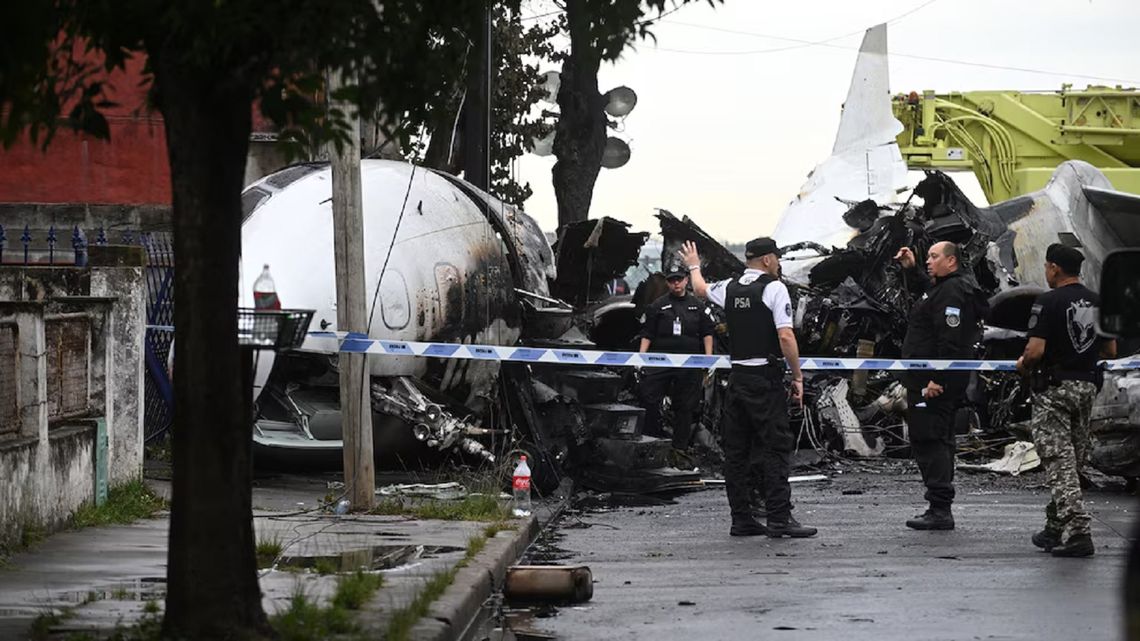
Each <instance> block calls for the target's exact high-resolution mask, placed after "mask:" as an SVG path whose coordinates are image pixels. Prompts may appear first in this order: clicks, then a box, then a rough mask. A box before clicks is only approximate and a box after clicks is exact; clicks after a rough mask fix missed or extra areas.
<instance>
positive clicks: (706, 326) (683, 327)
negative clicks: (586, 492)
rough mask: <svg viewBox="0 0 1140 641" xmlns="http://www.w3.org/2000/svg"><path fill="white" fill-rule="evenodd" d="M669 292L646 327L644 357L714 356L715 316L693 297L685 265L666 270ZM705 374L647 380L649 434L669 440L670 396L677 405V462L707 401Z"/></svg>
mask: <svg viewBox="0 0 1140 641" xmlns="http://www.w3.org/2000/svg"><path fill="white" fill-rule="evenodd" d="M665 280H666V282H667V283H668V285H669V292H668V293H667V294H665V295H664V296H662V297H660V298H658V299H657V300H655V301H653V302H652V303H650V304H649V305H648V306H647V307H646V309H645V315H644V316H643V317H642V319H643V321H642V324H641V334H640V336H641V347H640V350H639V351H641V352H650V351H652V352H666V353H669V354H712V348H713V337H712V335H713V330H714V329H715V324H714V323H713V319H712V314H711V312H710V311H709V310H708V308H707V307H705V305H704V303H702V302H701V301H700V300H698V299H697V297H696V296H693V295H692V294H690V293H689V292H688V290H687V288H688V286H689V272H688V271H687V270H686V269H685V268H684V266H683V265H681V263H679V262H673V263H672V264H671V265H669V266H668V267H667V268H666V272H665ZM703 377H704V370H700V369H681V368H652V369H647V370H645V373H644V375H643V376H642V378H641V386H640V392H641V401H642V404H643V406H644V407H645V433H646V434H648V435H650V436H664V435H665V433H664V430H663V429H662V428H661V401H662V400H664V398H665V397H666V396H669V398H670V401H671V402H672V406H673V452H674V453H673V458H674V461H675V464H676V463H677V462H678V460H679V459H682V458H683V452H684V451H685V450H686V449H687V448H688V447H689V439H690V438H692V434H693V432H692V426H693V412H694V411H695V410H696V408H697V403H698V401H699V400H700V398H701V380H702V378H703Z"/></svg>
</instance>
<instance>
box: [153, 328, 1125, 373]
mask: <svg viewBox="0 0 1140 641" xmlns="http://www.w3.org/2000/svg"><path fill="white" fill-rule="evenodd" d="M149 329H154V330H157V331H167V330H168V329H169V328H166V327H159V326H150V327H149ZM300 349H301V350H302V351H307V352H319V353H323V354H333V353H336V352H349V353H357V354H382V355H386V356H413V357H416V356H419V357H429V358H456V359H473V360H491V361H509V362H517V363H554V364H562V365H567V364H572V365H605V366H609V367H677V368H687V369H717V368H727V367H730V366H731V364H732V363H731V361H730V360H729V358H728V356H724V355H718V356H704V355H699V354H663V353H658V352H645V353H638V352H609V351H601V350H575V349H558V348H545V347H509V346H501V345H467V344H461V343H421V342H416V341H386V340H375V339H371V338H366V337H364V336H363V335H362V334H352V335H348V334H345V333H343V332H342V333H337V332H309V335H308V336H307V337H306V338H305V342H304V344H303V345H302V346H301V348H300ZM1015 365H1016V362H1015V361H1004V360H1003V361H974V360H925V359H885V358H827V357H812V356H802V357H801V358H800V367H801V368H802V369H804V370H875V371H882V370H890V371H906V370H931V371H981V372H995V371H998V372H1011V371H1014V369H1015ZM1104 365H1105V368H1106V369H1108V370H1114V371H1116V370H1133V369H1140V358H1121V359H1118V360H1114V361H1104Z"/></svg>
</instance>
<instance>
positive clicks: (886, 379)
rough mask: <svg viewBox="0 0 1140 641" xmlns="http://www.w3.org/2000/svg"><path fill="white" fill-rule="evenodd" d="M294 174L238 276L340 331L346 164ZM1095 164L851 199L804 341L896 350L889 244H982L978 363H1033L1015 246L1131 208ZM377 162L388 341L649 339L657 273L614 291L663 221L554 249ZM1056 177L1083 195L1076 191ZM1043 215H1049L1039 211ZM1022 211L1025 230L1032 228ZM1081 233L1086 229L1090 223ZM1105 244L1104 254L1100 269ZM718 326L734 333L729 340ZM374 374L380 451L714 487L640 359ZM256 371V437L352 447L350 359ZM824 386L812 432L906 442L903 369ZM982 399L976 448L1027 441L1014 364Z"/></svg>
mask: <svg viewBox="0 0 1140 641" xmlns="http://www.w3.org/2000/svg"><path fill="white" fill-rule="evenodd" d="M290 171H292V174H291V175H287V176H283V175H281V174H275V175H274V176H270V177H269V178H267V179H265V180H264V181H263V182H262V183H258V184H257V185H254V186H253V187H251V190H254V191H252V192H247V193H255V194H256V195H257V197H256V198H249V199H247V202H250V203H254V206H253V207H252V208H251V209H250V210H249V211H248V213H247V221H246V224H245V231H246V234H247V236H246V238H245V239H244V241H245V242H244V244H243V246H244V247H245V259H244V260H243V268H242V273H243V275H244V277H245V278H246V279H247V280H248V281H252V280H253V278H255V277H256V275H257V273H258V271H259V270H260V266H261V265H262V264H263V263H270V264H272V265H273V269H274V273H275V275H276V277H277V280H278V283H279V295H280V296H281V298H282V299H283V300H284V301H286V302H287V303H288V304H289V305H291V306H297V307H306V308H313V309H315V310H316V313H315V315H314V325H317V326H319V328H320V329H322V330H328V331H335V329H336V327H335V323H336V313H335V299H334V298H335V297H334V296H333V295H332V293H333V291H335V290H334V288H333V285H332V283H333V274H332V271H333V269H332V256H331V246H320V245H317V244H314V243H313V242H311V239H313V238H319V237H321V236H320V234H322V233H324V231H325V230H322V227H327V228H329V229H331V216H330V214H329V211H328V204H327V198H328V189H329V171H328V169H327V167H322V166H317V165H307V166H303V168H302V169H297V168H294V169H293V170H286V172H290ZM1098 174H1099V172H1097V171H1096V170H1095V169H1093V168H1091V167H1088V166H1079V165H1078V166H1073V167H1070V166H1062V167H1061V168H1059V169H1058V170H1057V173H1056V175H1055V177H1054V181H1053V182H1052V183H1050V186H1049V187H1047V188H1046V189H1045V190H1043V192H1041V193H1039V194H1032V195H1030V196H1026V197H1022V198H1018V199H1014V200H1011V201H1007V202H1005V203H999V204H997V205H994V206H993V207H988V208H978V207H975V206H974V205H972V204H971V203H970V202H969V200H968V199H967V198H966V197H965V196H964V195H963V194H962V192H961V191H960V190H959V189H958V188H957V187H956V186H955V185H954V183H953V182H952V181H951V180H950V179H949V178H948V177H946V176H945V175H943V174H941V173H939V172H930V173H929V174H928V175H927V177H926V179H925V180H923V181H922V182H921V183H920V184H919V185H918V186H917V187H916V188H915V189H914V196H917V197H918V198H919V199H921V201H922V202H921V204H918V203H916V202H914V200H913V198H912V200H909V201H907V202H906V203H904V204H901V205H884V206H880V205H878V204H876V203H875V202H873V201H869V200H868V201H862V202H859V203H854V204H853V205H851V206H850V207H849V208H848V209H847V211H846V212H845V213H844V215H843V216H844V220H845V221H847V223H848V224H849V225H851V227H852V228H853V230H857V231H858V233H857V234H856V235H855V236H854V237H853V238H852V240H851V241H850V242H849V243H848V244H847V246H846V247H841V248H834V247H831V248H829V247H823V246H820V245H817V244H815V243H812V242H810V241H809V242H803V243H799V244H796V245H792V246H789V247H786V248H785V249H786V251H787V252H788V253H789V254H790V255H789V258H788V261H787V264H788V265H789V269H788V271H789V272H794V273H798V274H799V275H800V277H804V276H806V278H805V279H804V280H803V281H802V282H796V281H792V282H791V283H790V285H791V287H790V289H791V291H792V293H793V297H794V304H795V309H796V313H795V319H796V325H797V335H798V336H799V337H800V340H801V343H802V351H803V352H804V353H805V354H812V355H832V356H845V357H856V356H858V357H874V358H892V357H897V356H898V354H899V352H900V348H901V342H902V337H903V335H904V333H905V329H906V317H907V312H908V310H909V309H910V306H911V304H912V302H913V301H914V300H915V294H914V293H913V291H912V287H911V285H912V283H908V278H912V276H911V275H908V274H907V273H906V272H905V271H904V270H903V269H901V267H900V266H899V265H898V264H897V263H896V262H895V261H893V256H894V255H895V253H896V252H897V251H898V248H899V247H901V246H903V245H907V246H910V247H913V248H915V250H916V251H917V252H919V253H920V254H921V253H922V252H924V251H925V250H926V248H928V247H929V246H930V245H931V244H933V243H935V242H938V241H941V240H953V241H955V242H958V243H960V244H961V246H962V247H963V249H964V256H965V257H966V258H965V261H966V263H967V268H968V270H969V273H970V275H971V276H972V277H973V278H975V279H976V280H977V282H978V283H979V285H980V286H981V287H982V288H983V289H985V290H986V292H987V293H988V294H991V295H992V299H991V300H992V313H991V316H990V318H989V319H988V324H987V328H986V332H985V338H984V340H983V343H982V344H981V345H979V351H978V357H979V358H992V359H1008V358H1014V357H1016V355H1017V354H1018V353H1020V349H1021V348H1022V346H1023V345H1024V341H1025V334H1024V331H1025V324H1026V322H1027V319H1028V310H1029V305H1030V304H1031V302H1032V300H1033V298H1034V297H1035V296H1036V295H1037V294H1038V293H1040V292H1041V291H1043V290H1042V287H1041V283H1040V282H1039V281H1040V277H1039V276H1038V277H1036V279H1034V277H1033V271H1034V269H1035V268H1036V269H1039V267H1038V266H1037V265H1039V263H1038V262H1037V261H1034V262H1033V263H1030V264H1026V262H1027V261H1025V260H1024V259H1023V260H1020V261H1019V260H1018V257H1019V256H1020V255H1022V254H1023V251H1022V249H1021V247H1022V244H1023V243H1036V242H1039V240H1040V239H1038V238H1036V237H1035V236H1034V235H1033V234H1031V233H1027V232H1025V231H1024V230H1025V229H1031V230H1038V231H1040V230H1041V229H1042V228H1043V227H1047V225H1045V221H1048V220H1053V219H1057V220H1073V219H1074V217H1073V211H1074V210H1073V207H1077V208H1078V209H1080V208H1083V210H1085V212H1086V214H1089V215H1088V216H1086V217H1085V219H1084V220H1090V221H1091V220H1101V221H1103V220H1108V219H1112V218H1114V217H1116V218H1119V216H1121V215H1122V216H1130V215H1131V212H1132V211H1133V210H1132V209H1130V208H1134V207H1136V203H1137V201H1138V200H1140V199H1137V198H1136V197H1131V196H1127V195H1119V196H1118V197H1117V200H1116V201H1114V202H1115V203H1116V204H1115V205H1106V204H1105V201H1104V200H1103V199H1102V202H1101V208H1099V209H1098V208H1097V206H1096V205H1094V204H1093V202H1092V200H1091V199H1090V198H1089V197H1088V195H1087V194H1102V192H1104V185H1101V184H1099V183H1098V181H1097V180H1096V178H1097V175H1098ZM364 177H365V179H364V184H365V193H366V194H368V192H369V191H370V189H373V188H375V189H377V190H391V189H393V188H398V189H399V190H400V191H405V192H407V193H408V194H409V196H410V197H409V199H408V204H407V206H406V211H403V213H402V215H401V213H400V212H393V211H383V209H384V208H390V207H391V205H390V201H384V200H380V199H375V200H372V201H371V202H374V203H377V204H378V207H377V208H376V209H372V208H371V207H370V206H369V205H368V203H369V202H370V201H369V199H368V198H366V199H365V203H366V205H365V216H366V227H365V236H366V238H365V243H366V268H367V273H368V274H369V276H368V279H367V281H368V287H369V290H370V291H372V292H373V293H374V295H373V309H374V313H373V322H372V323H371V325H370V331H369V336H370V337H373V338H383V339H390V340H406V341H421V342H463V343H471V344H491V345H525V346H535V347H565V348H578V349H585V348H600V349H607V350H630V349H632V346H633V344H634V337H635V335H636V332H637V330H638V317H639V315H640V309H639V308H640V306H641V305H644V304H645V303H646V302H648V301H649V300H651V299H652V298H653V297H655V295H656V294H657V293H658V292H659V291H661V276H660V274H656V275H653V276H650V277H649V278H648V279H646V280H645V281H644V282H643V283H641V285H640V286H639V287H638V290H637V291H636V292H635V293H634V294H632V295H618V296H611V295H609V293H608V292H609V289H608V288H607V284H609V283H610V282H611V281H613V280H614V279H615V278H619V277H621V276H622V275H624V274H626V273H627V271H629V270H630V268H631V267H633V266H635V265H637V264H638V261H639V255H640V254H641V253H642V247H643V245H644V244H645V243H646V240H647V238H648V234H647V233H645V232H630V231H629V226H628V225H627V224H625V223H622V222H620V221H616V220H613V219H609V218H603V219H601V220H591V221H586V222H583V223H579V224H575V225H570V226H567V227H565V228H563V229H562V230H560V232H559V238H558V241H557V243H556V245H555V248H551V246H550V244H549V243H548V241H547V239H546V237H545V235H543V234H542V233H541V231H539V229H538V227H537V225H535V224H534V221H533V220H531V219H530V218H529V217H527V216H526V215H525V214H523V213H522V212H520V211H518V210H516V209H514V208H512V207H509V206H506V205H504V204H503V203H500V202H498V201H496V200H495V199H493V198H491V197H489V196H486V195H485V194H482V193H481V192H478V191H477V190H475V189H474V188H472V187H470V186H468V185H466V184H465V183H463V182H462V181H459V180H457V179H455V178H454V177H451V176H447V175H445V174H440V173H435V172H431V171H427V170H422V169H418V168H413V167H411V166H410V165H406V164H401V163H395V162H390V161H366V162H365V163H364ZM1101 180H1103V178H1102V179H1101ZM385 183H387V184H385ZM370 186H371V187H370ZM286 187H288V188H287V189H286ZM1059 192H1064V193H1066V194H1069V195H1070V196H1071V197H1072V198H1071V199H1070V200H1071V201H1072V202H1068V201H1065V202H1062V201H1059V200H1058V199H1057V198H1056V197H1055V196H1056V193H1059ZM1106 193H1107V192H1106ZM1102 195H1103V194H1102ZM1096 197H1100V196H1096ZM1074 203H1075V204H1074ZM1113 207H1115V209H1113ZM658 218H659V220H660V223H661V233H662V236H663V243H662V246H661V252H662V256H661V258H662V259H665V258H668V257H671V256H672V255H673V252H675V251H676V248H677V247H679V246H680V244H681V243H682V242H684V241H686V240H693V241H695V242H696V243H697V245H698V248H699V250H700V252H701V255H702V256H703V257H704V260H705V263H706V264H705V266H704V271H705V273H706V274H707V277H708V278H711V279H717V278H728V277H731V276H733V275H734V274H738V273H740V271H741V270H742V269H743V263H742V262H741V261H740V259H739V258H737V257H736V256H734V255H732V254H731V253H730V252H729V251H727V250H726V249H725V248H724V247H722V246H721V245H720V244H719V243H717V242H716V241H714V240H713V239H711V238H710V237H709V236H708V235H707V234H706V233H704V232H703V231H702V230H701V229H700V228H699V227H698V226H697V225H696V224H695V223H694V222H693V221H691V220H689V219H688V218H684V219H677V218H676V217H674V216H673V215H672V214H670V213H669V212H666V211H661V212H660V213H659V214H658ZM1027 219H1037V220H1036V222H1034V223H1032V224H1030V225H1028V226H1026V225H1025V224H1023V223H1025V222H1026V221H1027ZM401 221H402V222H401ZM1019 225H1021V228H1020V229H1021V230H1022V231H1014V230H1016V229H1018V228H1019V227H1018V226H1019ZM1076 231H1077V232H1078V233H1080V234H1082V235H1083V234H1084V233H1087V232H1086V231H1084V229H1083V228H1082V227H1080V226H1078V228H1077V230H1076ZM1049 233H1057V232H1055V231H1051V232H1049ZM330 235H331V234H327V235H325V237H328V236H330ZM1019 237H1020V238H1019ZM1086 250H1087V247H1086ZM555 255H557V260H555ZM297 256H303V257H304V260H298V259H297V258H296V257H297ZM1099 258H1100V255H1099V254H1094V255H1092V256H1090V261H1089V262H1090V263H1093V264H1096V263H1099ZM556 265H557V269H555V266H556ZM801 265H810V267H809V268H806V269H802V268H800V266H801ZM1090 280H1091V279H1090ZM246 289H249V288H243V291H244V290H246ZM719 340H721V341H722V344H721V347H722V348H723V347H724V343H723V341H724V340H727V336H724V335H721V336H720V337H719ZM371 374H372V387H371V389H372V399H373V410H374V412H375V414H374V419H375V420H374V429H375V441H376V443H377V447H376V450H377V456H378V459H379V460H380V461H381V463H382V464H393V463H397V464H409V463H410V462H414V461H418V462H420V463H425V464H434V463H438V462H440V460H441V459H442V458H445V457H444V456H441V453H443V454H444V455H450V454H451V453H453V452H456V453H459V456H460V458H463V459H465V460H467V461H468V462H473V463H474V462H478V461H480V460H484V461H492V460H495V459H496V458H500V457H502V456H504V455H505V454H507V453H509V452H513V451H525V452H527V453H529V454H530V455H531V459H532V460H533V461H536V462H537V465H536V466H535V468H536V483H538V484H540V486H543V487H549V486H550V485H551V484H553V483H556V482H557V480H558V478H559V477H560V476H561V475H562V474H565V473H570V474H573V475H574V476H575V477H577V478H578V479H579V480H581V481H582V482H583V483H584V484H586V485H588V486H592V487H596V488H600V489H620V490H626V491H654V490H660V489H669V488H677V487H686V486H690V485H693V484H695V483H696V482H697V480H698V477H697V474H696V473H695V472H693V471H688V470H678V469H675V468H671V467H669V465H668V454H669V447H670V446H669V442H668V441H666V440H661V439H655V438H650V437H647V436H643V435H642V434H641V420H642V415H643V410H642V409H641V408H638V407H635V406H633V405H631V404H629V403H628V399H630V398H631V396H632V393H631V392H632V383H633V379H634V373H633V372H632V371H631V370H630V369H629V368H604V367H580V366H573V365H559V364H546V363H534V364H524V363H505V362H504V363H499V362H497V361H491V360H488V361H478V360H463V361H459V360H448V359H436V358H411V357H405V356H396V357H388V356H385V357H376V358H373V359H372V362H371ZM257 380H258V385H259V390H258V394H259V403H258V405H259V420H258V421H257V424H256V426H255V430H254V431H255V434H254V438H255V443H256V444H257V446H258V449H259V450H260V451H261V453H262V454H263V455H271V456H275V457H278V458H286V459H290V460H293V461H297V460H317V459H320V458H322V455H325V456H326V458H327V459H330V460H339V456H340V454H339V451H340V444H341V443H340V433H339V429H340V425H339V424H340V418H339V410H338V407H337V399H338V393H337V388H336V385H337V381H338V376H337V372H336V357H335V355H330V354H326V353H313V352H308V351H306V350H304V349H302V350H298V351H295V352H288V353H284V354H281V355H279V356H277V357H276V359H275V360H274V359H266V360H264V361H262V362H261V363H259V366H258V375H257ZM707 380H708V385H707V387H706V402H705V403H704V404H703V409H702V424H703V425H704V426H705V427H706V428H707V429H708V430H709V432H710V433H712V434H714V435H715V434H716V433H717V432H718V431H719V430H718V426H719V413H720V405H721V398H722V396H723V394H722V392H723V389H724V385H725V382H724V377H723V374H718V375H715V376H710V377H708V379H707ZM1138 382H1140V379H1135V378H1131V377H1120V376H1112V377H1110V382H1109V384H1108V385H1106V386H1105V391H1104V392H1103V393H1102V395H1101V397H1100V398H1099V399H1098V404H1097V410H1096V414H1095V417H1094V418H1096V419H1097V420H1098V421H1099V425H1100V426H1101V427H1102V429H1100V430H1098V431H1097V432H1098V436H1099V438H1100V439H1101V444H1100V447H1098V448H1097V449H1095V450H1094V462H1095V463H1096V465H1097V466H1098V467H1100V468H1101V469H1102V470H1103V471H1105V472H1108V473H1113V474H1121V475H1126V476H1133V475H1140V463H1138V461H1140V446H1138V445H1140V444H1138V443H1137V442H1136V439H1137V429H1136V427H1135V425H1136V424H1137V423H1140V421H1136V420H1134V419H1135V418H1136V417H1131V416H1129V412H1131V407H1134V406H1137V404H1135V403H1131V402H1130V401H1129V398H1128V397H1129V395H1130V394H1138V395H1140V385H1137V383H1138ZM806 390H807V394H808V398H807V403H806V410H805V411H804V412H803V413H802V414H800V415H799V416H797V417H795V421H796V424H797V426H798V429H799V431H800V434H801V440H802V445H804V446H805V447H806V446H816V447H817V448H819V449H828V450H832V451H836V452H842V453H847V454H851V455H855V456H861V457H876V456H884V455H886V456H889V455H896V454H904V453H905V449H906V447H907V434H906V424H905V421H903V419H902V411H903V410H904V409H905V400H904V399H905V394H903V393H902V392H901V387H900V386H899V385H898V383H897V382H895V379H894V377H893V376H892V375H891V373H890V372H856V373H854V375H852V376H843V375H837V374H836V373H832V372H814V373H809V375H808V382H807V385H806ZM1133 390H1135V392H1133ZM969 401H970V402H969V404H968V405H967V406H965V407H963V408H962V410H961V411H960V413H959V424H960V430H959V431H960V432H962V433H963V434H968V436H967V437H964V446H965V447H966V448H967V449H975V448H979V447H985V446H988V445H1004V444H1006V443H1009V442H1012V441H1013V440H1014V439H1015V438H1016V437H1017V436H1020V435H1023V432H1024V428H1025V425H1024V424H1025V421H1026V420H1027V418H1028V412H1029V409H1028V399H1027V397H1026V394H1025V392H1024V390H1023V388H1022V387H1021V384H1020V381H1019V380H1018V379H1017V378H1016V377H1015V376H1013V375H1010V374H1007V373H999V372H979V373H976V374H974V382H973V384H972V385H971V389H970V394H969ZM330 455H331V456H330Z"/></svg>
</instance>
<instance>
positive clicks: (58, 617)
mask: <svg viewBox="0 0 1140 641" xmlns="http://www.w3.org/2000/svg"><path fill="white" fill-rule="evenodd" d="M70 615H71V613H70V612H69V611H66V610H65V611H63V612H56V611H54V610H52V611H48V612H44V613H43V614H40V615H39V616H37V617H36V618H35V619H33V620H32V627H31V629H29V630H28V638H29V639H32V641H41V640H42V639H49V638H51V629H52V628H54V627H55V626H57V625H59V624H61V623H63V622H64V620H66V619H67V618H68V616H70Z"/></svg>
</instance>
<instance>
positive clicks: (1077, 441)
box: [1017, 243, 1116, 556]
mask: <svg viewBox="0 0 1140 641" xmlns="http://www.w3.org/2000/svg"><path fill="white" fill-rule="evenodd" d="M1084 259H1085V258H1084V256H1082V255H1081V252H1079V251H1077V250H1076V249H1074V248H1072V247H1066V246H1065V245H1061V244H1060V243H1055V244H1053V245H1050V246H1049V248H1048V250H1047V251H1046V252H1045V281H1046V282H1047V283H1048V284H1049V289H1050V291H1048V292H1046V293H1044V294H1042V295H1041V296H1039V297H1038V298H1037V301H1036V303H1035V304H1034V305H1033V308H1032V310H1031V312H1030V317H1029V342H1028V343H1027V344H1026V346H1025V353H1024V354H1022V356H1021V358H1020V359H1018V361H1017V369H1018V371H1020V372H1022V373H1023V374H1029V373H1031V372H1036V374H1037V376H1035V377H1033V380H1034V381H1035V382H1037V383H1038V384H1037V385H1034V390H1033V418H1032V422H1031V424H1030V429H1031V431H1032V433H1033V442H1034V444H1035V445H1036V447H1037V453H1038V455H1039V456H1040V457H1041V463H1042V464H1043V465H1044V466H1045V473H1046V475H1047V478H1048V481H1049V489H1050V490H1051V492H1052V500H1051V501H1049V505H1048V506H1047V507H1046V508H1045V529H1044V530H1042V531H1041V532H1038V533H1036V534H1034V535H1033V537H1032V540H1033V544H1034V545H1036V546H1037V547H1039V548H1042V549H1044V550H1045V551H1047V552H1052V554H1053V556H1092V554H1093V552H1094V549H1093V542H1092V536H1091V533H1090V530H1089V521H1090V516H1089V513H1088V511H1087V510H1086V509H1085V506H1084V500H1083V497H1082V496H1081V482H1080V477H1079V476H1078V473H1079V472H1080V469H1081V466H1082V465H1084V464H1086V463H1088V458H1089V449H1090V446H1091V444H1090V441H1089V414H1090V412H1091V411H1092V403H1093V397H1094V396H1096V391H1097V388H1098V383H1099V379H1100V374H1101V371H1100V369H1099V368H1098V367H1097V356H1098V353H1099V354H1100V355H1102V356H1105V357H1107V358H1114V357H1115V356H1116V342H1115V341H1113V340H1104V339H1100V338H1098V337H1097V334H1096V308H1097V307H1098V306H1099V305H1100V298H1099V297H1098V296H1097V295H1096V294H1095V293H1093V292H1092V291H1090V290H1089V289H1088V288H1087V287H1085V286H1084V285H1082V284H1081V279H1080V273H1081V263H1082V262H1084ZM1098 347H1099V349H1098Z"/></svg>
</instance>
